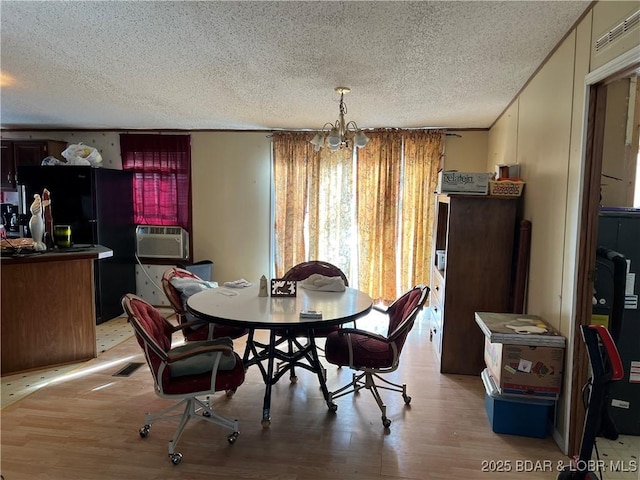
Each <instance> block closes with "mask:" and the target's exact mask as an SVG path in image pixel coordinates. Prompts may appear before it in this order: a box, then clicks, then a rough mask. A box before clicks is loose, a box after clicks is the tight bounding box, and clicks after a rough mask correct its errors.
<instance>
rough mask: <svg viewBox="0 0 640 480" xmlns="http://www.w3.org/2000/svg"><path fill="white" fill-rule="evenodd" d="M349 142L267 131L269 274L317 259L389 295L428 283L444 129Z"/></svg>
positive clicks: (378, 296) (380, 297)
mask: <svg viewBox="0 0 640 480" xmlns="http://www.w3.org/2000/svg"><path fill="white" fill-rule="evenodd" d="M367 135H368V136H369V138H370V142H369V143H368V144H367V146H366V147H365V148H363V149H360V150H358V151H357V152H352V151H349V150H338V151H336V152H331V151H329V150H327V149H322V150H320V151H319V152H315V151H314V149H313V145H311V144H310V143H309V140H310V139H311V137H312V136H313V133H309V132H277V133H274V177H273V178H274V192H275V202H274V212H275V215H274V226H273V228H274V254H275V259H274V260H275V274H276V276H281V275H283V274H284V272H285V271H286V270H287V269H288V268H290V267H292V266H294V265H296V264H298V263H300V262H303V261H308V260H324V261H328V262H330V263H333V264H334V265H336V266H338V267H339V268H340V269H341V270H342V271H344V272H345V273H346V275H347V276H348V278H349V284H350V285H353V286H356V287H357V288H359V289H361V290H363V291H366V292H367V293H369V295H371V297H372V298H373V299H374V301H382V302H384V303H388V302H390V301H393V300H395V299H396V298H397V297H398V296H399V293H401V292H403V291H406V290H408V289H409V288H411V287H413V286H414V285H416V284H418V283H424V284H428V282H429V265H430V256H431V237H432V234H431V232H432V226H433V204H434V202H433V195H432V193H433V192H434V191H435V186H436V181H437V170H438V167H439V164H440V156H441V154H442V148H443V145H444V142H443V137H444V134H443V132H442V131H425V130H421V131H399V130H393V131H377V132H371V133H369V132H368V133H367Z"/></svg>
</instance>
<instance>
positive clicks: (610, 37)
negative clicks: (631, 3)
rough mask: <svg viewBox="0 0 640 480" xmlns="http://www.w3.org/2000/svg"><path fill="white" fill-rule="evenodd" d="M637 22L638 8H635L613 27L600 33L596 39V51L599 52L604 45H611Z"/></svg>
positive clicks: (639, 19)
mask: <svg viewBox="0 0 640 480" xmlns="http://www.w3.org/2000/svg"><path fill="white" fill-rule="evenodd" d="M638 24H640V10H636V11H635V12H634V13H632V14H631V15H630V16H629V17H627V18H626V19H625V20H624V21H622V22H620V23H619V24H618V25H616V26H615V27H613V28H612V29H611V30H609V31H608V32H607V33H605V34H604V35H602V36H601V37H600V38H599V39H598V40H596V52H600V51H601V50H602V49H603V48H605V47H606V46H608V45H611V44H612V43H613V42H615V41H616V40H618V39H619V38H620V37H622V36H623V35H625V34H626V33H627V32H629V31H630V30H631V29H633V28H634V27H637V26H638Z"/></svg>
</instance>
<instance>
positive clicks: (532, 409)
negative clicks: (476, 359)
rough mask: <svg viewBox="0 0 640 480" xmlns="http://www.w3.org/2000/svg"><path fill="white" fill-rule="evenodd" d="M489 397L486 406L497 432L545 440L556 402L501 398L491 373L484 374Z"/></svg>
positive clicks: (485, 370) (493, 428) (483, 380)
mask: <svg viewBox="0 0 640 480" xmlns="http://www.w3.org/2000/svg"><path fill="white" fill-rule="evenodd" d="M480 376H481V377H482V382H483V383H484V388H485V390H486V394H485V397H484V406H485V409H486V410H487V416H488V417H489V424H490V425H491V429H492V430H493V431H494V432H495V433H506V434H509V435H520V436H523V437H535V438H545V437H546V436H547V434H548V433H549V426H550V424H551V421H552V419H553V408H554V406H555V402H554V401H553V400H541V399H535V398H526V397H523V398H519V397H509V396H505V395H500V394H499V393H498V387H496V384H495V382H494V381H493V378H491V375H490V374H489V371H488V370H487V369H486V368H485V369H484V370H483V372H482V374H481V375H480Z"/></svg>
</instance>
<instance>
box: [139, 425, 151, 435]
mask: <svg viewBox="0 0 640 480" xmlns="http://www.w3.org/2000/svg"><path fill="white" fill-rule="evenodd" d="M150 428H151V425H145V426H144V427H142V428H141V429H140V430H139V431H138V433H139V434H140V436H141V437H142V438H147V436H148V435H149V429H150Z"/></svg>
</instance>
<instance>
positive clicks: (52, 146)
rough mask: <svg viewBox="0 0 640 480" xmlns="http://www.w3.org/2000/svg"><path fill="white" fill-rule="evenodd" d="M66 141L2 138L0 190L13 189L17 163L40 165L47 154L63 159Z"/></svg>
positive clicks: (15, 180) (14, 187)
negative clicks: (0, 188)
mask: <svg viewBox="0 0 640 480" xmlns="http://www.w3.org/2000/svg"><path fill="white" fill-rule="evenodd" d="M65 148H67V142H64V141H60V140H2V150H1V152H2V176H1V179H0V180H1V181H0V187H2V190H15V189H16V185H17V180H18V178H17V168H18V166H19V165H40V163H42V160H43V159H44V158H46V157H48V156H53V157H56V158H57V159H58V160H64V158H63V157H62V152H63V151H64V149H65Z"/></svg>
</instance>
